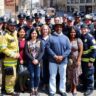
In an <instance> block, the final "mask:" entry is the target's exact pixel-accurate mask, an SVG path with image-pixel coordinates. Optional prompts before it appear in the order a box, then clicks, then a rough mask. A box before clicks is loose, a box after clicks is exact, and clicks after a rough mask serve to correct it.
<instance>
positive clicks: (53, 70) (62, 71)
mask: <svg viewBox="0 0 96 96" xmlns="http://www.w3.org/2000/svg"><path fill="white" fill-rule="evenodd" d="M66 68H67V64H63V63H62V64H60V65H59V64H56V63H52V62H49V73H50V80H49V92H50V93H53V94H54V93H56V75H57V70H58V69H59V75H60V85H59V91H60V92H65V91H66Z"/></svg>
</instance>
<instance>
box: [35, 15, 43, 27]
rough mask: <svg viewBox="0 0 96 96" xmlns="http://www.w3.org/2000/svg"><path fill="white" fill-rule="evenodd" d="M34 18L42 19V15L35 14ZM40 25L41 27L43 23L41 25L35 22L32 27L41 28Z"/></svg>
mask: <svg viewBox="0 0 96 96" xmlns="http://www.w3.org/2000/svg"><path fill="white" fill-rule="evenodd" d="M34 17H35V19H36V18H41V17H42V14H41V13H35V14H34ZM42 25H43V23H41V22H35V23H34V24H33V26H34V27H35V28H36V27H37V26H40V27H42Z"/></svg>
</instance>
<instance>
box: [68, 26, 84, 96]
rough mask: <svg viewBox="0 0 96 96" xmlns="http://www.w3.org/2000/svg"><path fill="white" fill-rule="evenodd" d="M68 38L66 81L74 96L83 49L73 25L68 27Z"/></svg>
mask: <svg viewBox="0 0 96 96" xmlns="http://www.w3.org/2000/svg"><path fill="white" fill-rule="evenodd" d="M69 39H70V43H71V53H70V60H69V61H70V64H69V65H68V81H69V83H70V85H71V92H72V94H73V96H76V94H77V89H76V86H77V85H78V79H79V75H80V74H81V56H82V51H83V43H82V41H81V39H80V38H78V36H77V32H76V30H75V28H74V27H72V28H71V29H70V32H69Z"/></svg>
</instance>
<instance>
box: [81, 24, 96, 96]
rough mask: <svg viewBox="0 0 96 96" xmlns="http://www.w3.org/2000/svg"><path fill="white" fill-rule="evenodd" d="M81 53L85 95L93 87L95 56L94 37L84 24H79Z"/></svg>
mask: <svg viewBox="0 0 96 96" xmlns="http://www.w3.org/2000/svg"><path fill="white" fill-rule="evenodd" d="M81 33H82V41H83V55H82V73H83V74H82V76H83V88H84V89H85V93H84V95H85V96H89V95H90V94H92V92H93V89H94V65H93V63H94V61H95V57H96V42H95V38H94V37H93V36H92V35H91V34H90V32H89V30H88V26H87V25H86V24H82V25H81Z"/></svg>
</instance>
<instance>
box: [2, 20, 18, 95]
mask: <svg viewBox="0 0 96 96" xmlns="http://www.w3.org/2000/svg"><path fill="white" fill-rule="evenodd" d="M15 26H16V21H15V19H14V18H11V19H9V20H8V26H7V29H6V33H5V35H4V38H3V39H2V42H3V43H2V46H1V51H2V52H3V53H4V54H5V57H4V60H3V62H4V72H5V90H6V93H7V94H8V95H14V86H15V80H16V66H17V59H18V58H19V48H18V39H17V32H16V31H15V28H16V27H15Z"/></svg>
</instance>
